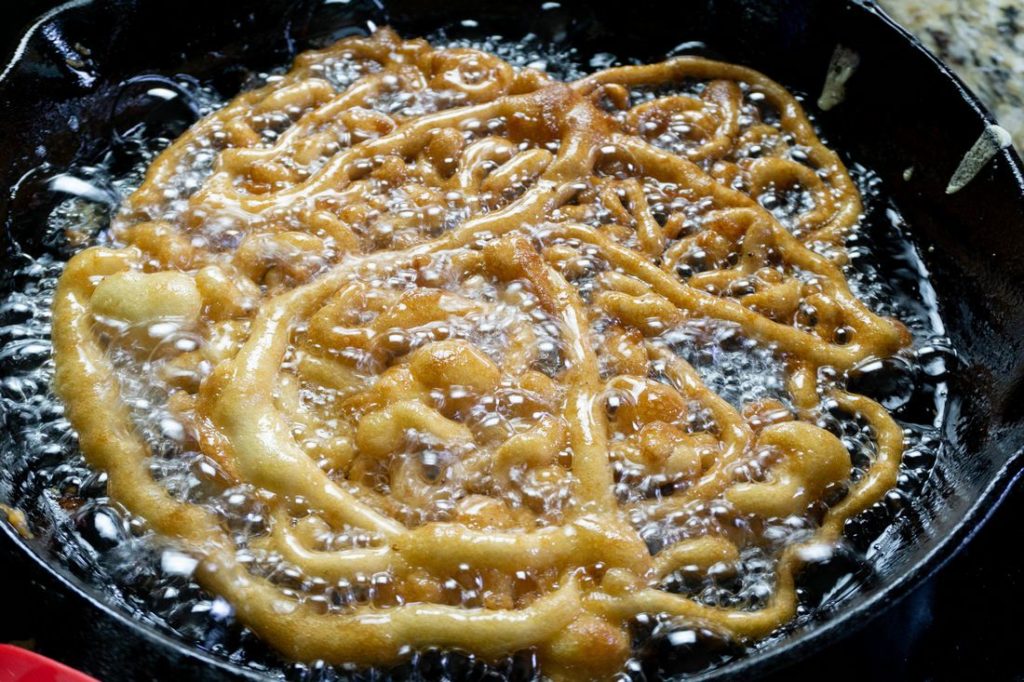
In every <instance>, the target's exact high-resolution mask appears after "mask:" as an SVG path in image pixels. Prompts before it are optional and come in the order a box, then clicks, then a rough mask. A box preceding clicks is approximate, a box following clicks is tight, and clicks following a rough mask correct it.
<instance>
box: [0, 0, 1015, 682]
mask: <svg viewBox="0 0 1024 682" xmlns="http://www.w3.org/2000/svg"><path fill="white" fill-rule="evenodd" d="M464 19H473V20H475V21H476V22H478V25H477V26H476V27H474V26H473V25H463V24H460V23H459V22H460V21H461V20H464ZM367 20H373V21H375V22H377V23H378V24H381V23H389V24H391V25H393V26H395V27H396V28H397V29H399V30H400V31H401V32H402V33H404V34H406V35H418V34H422V33H427V32H430V31H431V30H433V29H436V28H438V27H439V26H444V25H454V26H456V27H457V28H456V29H455V30H456V31H460V32H462V33H463V34H466V35H473V34H474V33H475V34H477V35H487V34H492V33H501V34H503V35H506V36H510V37H516V36H521V35H523V34H525V33H527V32H533V33H536V34H537V35H539V36H540V37H541V38H542V39H545V40H555V41H562V42H565V43H566V44H569V45H572V46H574V47H576V48H578V49H579V51H580V52H581V53H582V54H583V55H584V56H586V55H589V54H593V53H597V52H602V51H613V52H615V53H616V54H618V55H625V56H629V57H636V58H639V59H642V60H644V61H654V60H657V59H659V58H661V57H663V56H664V55H665V54H666V53H667V52H668V51H669V50H671V49H672V48H673V47H674V46H676V45H678V44H679V43H681V42H683V41H694V40H698V41H704V42H705V43H707V44H708V45H709V46H711V47H713V48H714V49H715V50H716V51H717V53H718V54H719V55H721V56H723V57H725V58H727V59H729V60H732V61H736V62H740V63H745V64H749V65H752V66H754V67H755V68H757V69H759V70H761V71H763V72H765V73H767V74H769V75H770V76H772V77H774V78H776V79H777V80H780V81H782V82H783V83H784V84H786V85H787V86H789V87H791V88H794V89H796V90H798V91H803V92H807V93H814V94H816V93H817V92H818V91H819V90H820V86H821V82H822V78H823V75H824V73H825V69H826V65H827V63H828V61H829V57H830V55H831V53H832V51H833V49H834V48H835V46H836V45H837V44H842V45H845V46H846V47H848V48H850V49H853V50H854V51H856V52H858V53H859V54H860V56H861V64H860V66H859V69H858V70H857V72H856V74H855V76H854V77H853V78H852V79H851V80H850V82H849V84H848V86H847V96H846V100H845V102H844V103H843V104H841V105H840V106H838V107H836V108H835V109H833V110H832V111H829V112H827V113H821V112H814V108H813V106H811V110H812V112H814V113H816V114H817V117H818V120H819V122H820V124H821V126H822V128H823V130H824V131H825V133H826V135H827V137H828V139H829V143H830V144H831V145H832V146H833V147H834V148H836V149H838V150H840V151H841V152H843V153H844V154H847V155H848V157H849V158H852V159H855V160H857V161H860V162H862V163H864V164H865V165H867V166H868V167H870V168H872V169H874V170H875V171H877V172H878V173H879V175H880V176H881V178H882V180H883V182H884V186H885V188H886V192H887V194H889V195H890V196H891V197H892V198H893V199H894V201H895V203H896V205H897V206H899V208H900V209H901V211H902V213H903V215H904V217H905V218H906V222H907V224H908V225H909V229H910V232H911V235H912V238H913V240H914V242H915V244H916V245H917V247H918V248H919V250H920V251H921V253H922V256H923V258H924V261H925V263H926V265H927V267H928V269H929V270H930V272H931V277H932V282H933V284H934V286H935V291H936V295H937V298H938V302H939V305H940V308H941V310H942V313H943V317H944V318H945V320H946V322H947V325H948V328H947V332H948V335H949V337H950V339H951V340H952V342H953V344H954V346H955V348H956V349H957V353H958V357H959V363H958V365H957V367H956V368H955V369H954V371H953V372H952V373H951V376H950V379H949V388H950V394H949V395H950V397H949V401H948V405H947V417H946V420H945V425H944V437H945V438H946V439H947V440H948V444H947V447H944V448H942V449H941V450H939V451H938V452H937V453H935V454H936V456H937V461H936V463H935V465H934V469H933V471H932V473H931V476H930V478H929V480H928V482H927V484H926V485H925V487H924V490H923V491H922V492H920V493H919V494H918V495H917V496H916V497H914V498H913V500H911V502H910V503H909V504H908V506H906V507H905V508H904V509H902V510H901V511H900V513H899V514H898V515H897V517H896V520H895V522H894V523H892V524H890V525H889V527H888V528H887V529H886V530H885V532H884V533H883V534H882V535H881V536H880V537H879V538H878V540H877V541H876V542H875V548H876V550H877V551H875V552H873V553H872V554H873V558H872V567H873V569H874V575H875V579H874V580H872V581H870V582H868V583H866V584H864V585H862V586H861V588H860V589H859V590H857V591H856V592H855V593H854V594H852V595H845V596H843V597H842V598H840V599H839V602H841V603H839V602H836V603H833V602H829V603H828V604H826V605H825V607H824V608H821V609H819V610H817V612H816V613H815V614H814V616H813V617H808V618H804V619H803V620H802V622H800V623H798V624H797V626H796V627H795V628H793V630H792V631H791V632H790V633H788V634H787V635H786V636H784V637H782V638H780V639H779V641H777V642H775V643H774V645H773V646H770V647H767V648H764V649H762V650H760V651H758V652H756V653H754V654H752V655H750V656H747V657H745V658H741V659H739V660H735V661H733V662H731V663H729V664H727V665H726V666H725V667H723V668H719V669H717V670H715V671H712V672H711V673H709V676H712V677H718V676H740V677H743V678H745V679H746V678H750V677H755V676H761V675H765V674H768V673H770V672H772V671H775V670H778V669H779V668H781V667H782V666H785V665H787V664H790V663H793V662H794V661H797V660H799V659H801V658H803V657H805V656H807V655H808V654H809V653H810V652H811V651H814V650H818V649H821V648H822V647H823V646H825V645H826V644H828V643H831V642H834V641H836V640H838V639H839V638H841V637H842V636H843V635H845V634H846V633H848V632H850V631H852V630H853V629H856V628H858V627H861V626H863V625H864V624H865V623H867V622H868V621H869V620H870V619H872V618H873V617H875V616H877V615H878V614H880V613H882V612H883V611H884V610H886V609H887V608H889V607H890V606H891V605H892V604H893V603H894V602H895V601H897V600H898V599H899V598H900V597H902V596H903V595H905V594H906V593H907V592H908V591H909V590H910V589H911V588H912V587H913V586H915V585H916V584H918V583H920V582H921V581H922V580H923V579H924V578H926V577H927V576H929V575H930V574H931V573H933V572H934V571H936V570H937V569H938V568H939V567H940V566H942V565H943V563H944V562H945V561H947V560H948V559H949V557H950V556H951V555H952V554H953V553H954V552H956V551H957V550H958V549H959V548H960V547H961V546H962V545H963V544H964V543H965V542H966V541H967V540H968V539H970V537H971V536H972V534H973V533H974V532H975V531H976V529H977V528H978V527H979V526H980V524H982V523H983V522H984V521H985V519H986V518H987V517H988V515H989V514H990V513H991V512H992V510H993V509H994V508H995V507H996V505H998V503H999V501H1000V500H1001V499H1002V497H1003V496H1004V495H1005V494H1006V492H1007V491H1008V490H1009V489H1010V486H1012V485H1013V484H1014V482H1015V480H1016V478H1017V476H1018V475H1019V473H1020V471H1021V468H1022V462H1024V456H1022V454H1024V451H1022V445H1024V352H1022V346H1024V179H1022V170H1021V162H1020V159H1019V158H1017V156H1016V155H1015V154H1014V152H1013V151H1012V150H1004V151H1003V152H1001V153H1000V154H999V155H998V156H997V158H996V159H995V160H994V161H993V162H992V163H991V164H989V166H987V167H986V168H985V169H984V170H983V171H982V173H981V174H980V175H979V176H978V177H977V179H976V180H975V181H974V182H972V183H971V184H970V185H969V186H968V187H967V188H966V189H964V190H962V191H961V192H959V193H957V194H955V195H951V196H950V195H947V194H945V192H944V190H945V187H946V184H947V181H948V180H949V177H950V175H951V174H952V172H953V170H954V168H955V167H956V166H957V164H958V163H959V161H960V158H961V156H962V154H963V153H964V151H966V150H967V149H968V148H969V147H970V146H971V144H972V143H973V142H974V140H975V139H976V138H977V137H978V135H979V134H980V133H981V131H982V129H983V126H984V125H985V123H986V122H987V121H989V120H990V119H989V116H988V114H987V113H986V112H985V110H984V109H983V107H982V106H981V105H980V104H979V103H978V102H977V100H976V99H975V98H974V97H973V96H972V95H971V94H970V93H969V92H967V91H966V90H965V89H964V87H963V86H962V84H961V83H960V82H959V81H958V80H957V79H956V78H955V77H954V76H953V75H952V74H951V73H950V72H949V71H948V70H947V69H946V68H945V67H943V66H942V65H941V64H939V63H938V62H937V61H936V60H935V59H934V58H933V57H931V56H930V55H929V54H928V53H927V52H925V51H924V50H923V49H922V48H921V47H920V45H918V44H917V43H916V42H914V41H913V39H911V38H910V37H909V36H908V35H907V34H906V33H905V32H903V31H902V30H901V29H900V28H898V27H897V26H895V25H894V24H893V23H892V22H891V21H889V20H888V19H887V18H886V17H885V16H884V15H882V14H881V13H880V12H879V11H878V10H877V9H876V8H875V7H874V6H873V5H872V4H870V3H869V2H866V1H865V2H858V1H855V0H849V1H847V2H817V1H815V0H777V1H776V2H770V3H767V2H763V0H671V1H668V0H666V1H658V0H629V2H628V3H619V6H618V8H617V7H616V6H615V5H611V6H608V7H604V6H594V4H593V3H588V2H584V1H580V2H576V1H575V0H573V1H571V2H570V1H568V0H563V1H562V2H561V3H560V4H559V5H556V4H555V3H547V4H546V5H545V6H544V8H541V7H540V6H539V5H538V6H536V7H533V6H531V7H528V8H523V7H521V6H519V5H518V3H504V2H485V1H484V0H446V2H444V3H417V2H415V0H387V1H385V2H383V4H381V2H380V1H379V0H368V1H366V2H361V0H340V1H339V0H334V1H333V2H331V1H326V2H320V1H319V0H316V1H313V0H299V1H296V2H288V1H286V0H260V1H255V0H253V1H250V2H245V3H242V2H238V3H219V2H211V1H210V0H202V1H201V0H148V1H147V0H76V1H73V2H68V3H66V4H64V5H62V6H61V8H59V9H57V10H55V11H52V12H51V13H50V14H48V15H46V17H45V18H44V19H43V20H41V21H40V22H38V23H37V24H35V25H34V26H33V27H32V28H31V30H30V31H29V32H27V33H26V35H25V38H24V39H23V41H22V43H21V44H20V45H19V49H18V53H17V55H16V58H15V60H14V61H13V62H12V63H11V65H10V66H9V67H8V68H7V70H6V71H5V72H4V76H3V78H2V79H0V112H2V132H0V135H2V140H0V186H2V187H3V188H9V189H7V190H6V191H5V192H4V193H3V195H2V196H0V222H2V225H3V229H4V234H3V237H2V246H3V252H2V253H0V271H3V272H2V273H0V291H3V292H8V291H10V290H11V287H12V286H13V282H11V281H10V280H11V277H10V275H9V274H8V271H9V270H10V269H11V264H12V263H13V262H14V260H15V258H16V249H15V248H14V246H13V245H14V244H15V243H17V244H20V245H21V247H22V248H23V249H24V250H25V251H26V252H28V253H30V254H32V255H38V254H39V253H42V252H45V251H47V250H52V249H54V248H55V247H54V246H53V244H50V243H49V242H48V240H46V239H44V238H43V236H42V235H43V233H42V225H41V223H40V221H41V219H42V217H43V216H45V214H46V213H47V212H48V211H49V210H50V208H52V205H53V199H52V198H48V196H47V193H45V192H42V191H39V188H40V186H41V185H40V184H39V178H38V175H39V171H38V170H33V169H37V168H38V167H39V166H40V164H43V163H45V164H47V166H46V168H47V170H46V172H47V173H57V172H60V171H61V169H65V168H68V167H71V166H73V165H74V164H78V163H82V162H83V161H87V160H88V159H90V158H94V157H95V156H96V154H97V153H98V152H99V151H101V150H102V149H104V148H106V147H108V146H109V145H110V140H111V138H112V135H113V131H112V128H116V127H118V126H120V125H121V123H123V122H119V121H118V118H119V116H121V115H122V113H120V112H121V111H122V110H121V108H120V107H119V105H118V103H117V99H118V97H119V95H118V93H119V92H122V91H121V90H120V89H119V87H118V85H119V84H120V83H123V82H124V81H125V80H126V79H129V78H131V77H133V76H136V75H137V74H140V73H147V74H166V75H174V74H180V73H186V74H192V75H194V76H196V77H197V78H200V79H203V80H212V81H214V82H216V83H217V84H218V85H219V86H221V87H222V88H223V89H225V90H226V91H230V90H231V89H233V88H234V89H237V87H238V86H239V84H240V75H239V71H238V70H236V69H235V68H233V66H232V65H234V64H238V63H245V64H247V65H249V66H260V65H263V66H272V65H278V64H283V63H287V61H288V60H289V56H290V55H291V54H293V53H294V52H295V51H297V50H299V49H302V48H303V47H305V46H307V45H309V44H311V43H315V42H316V41H318V40H321V41H322V40H323V39H325V38H332V37H333V38H337V37H340V36H342V35H345V34H347V33H349V32H352V31H353V30H355V29H357V28H364V27H365V25H366V21H367ZM813 99H814V98H813V97H811V98H810V101H813ZM130 109H131V108H130V107H129V110H130ZM112 112H114V113H112ZM72 119H74V123H73V124H71V123H69V121H71V120H72ZM908 166H913V167H914V172H913V176H912V178H911V179H910V180H905V179H904V177H903V174H904V170H905V169H906V168H908ZM0 416H2V417H3V419H4V422H3V424H0V439H7V440H8V441H9V440H10V438H11V436H10V434H9V433H8V431H7V427H6V423H7V422H6V419H7V416H8V415H7V414H3V415H0ZM7 445H8V446H10V445H11V443H7ZM3 449H7V448H6V447H5V448H3ZM5 466H6V465H5ZM4 475H5V474H3V473H0V501H2V500H4V499H5V496H6V495H8V494H9V493H10V480H7V482H6V485H7V488H5V487H4V485H5V479H4ZM33 520H34V521H35V522H36V523H37V524H38V523H39V519H33ZM37 530H39V528H38V526H37ZM42 530H43V531H45V530H46V529H45V528H44V529H42ZM42 535H43V536H44V537H43V539H42V540H40V541H36V542H32V541H25V540H23V539H22V538H21V537H19V536H18V535H17V534H16V533H14V532H13V531H12V529H11V528H10V527H8V526H7V525H6V524H0V570H2V569H3V568H4V567H7V568H8V569H10V568H12V567H13V568H17V569H19V570H20V571H22V572H24V574H25V575H27V576H28V579H29V580H28V581H29V582H30V583H31V587H28V586H26V589H28V590H31V591H33V595H34V596H33V598H34V599H38V600H40V605H39V607H38V611H39V613H42V614H59V615H58V616H57V620H56V621H54V622H53V625H52V626H51V627H52V628H53V629H55V630H61V631H63V632H64V633H74V635H75V639H74V640H72V641H67V642H66V646H65V649H64V651H63V655H64V657H65V658H66V659H67V660H68V661H69V662H70V663H72V664H75V665H77V666H79V667H81V668H83V669H85V670H87V671H90V672H92V673H93V674H95V675H97V676H99V677H101V678H103V679H154V678H160V679H208V680H227V679H245V678H248V677H250V676H253V675H254V674H253V673H252V672H251V671H246V670H245V669H244V668H242V667H238V666H235V665H233V664H231V663H228V662H226V661H224V660H220V659H217V658H215V657H214V656H212V655H210V654H207V653H204V652H202V651H200V650H198V649H195V648H192V647H189V646H186V645H184V644H183V643H182V642H180V641H178V640H176V639H174V638H172V637H170V636H168V635H166V634H164V633H161V632H159V631H158V630H157V629H155V628H154V627H152V626H150V625H147V624H144V623H140V622H136V621H135V620H133V619H132V618H131V617H129V616H127V615H126V614H125V613H124V612H123V611H121V610H119V609H118V608H116V607H114V606H112V605H111V604H110V603H108V601H107V600H106V599H105V598H104V597H102V596H100V593H99V592H98V591H97V590H96V589H95V588H94V587H93V586H90V585H89V584H87V583H86V582H85V581H83V580H81V579H79V578H77V577H75V576H74V575H73V574H72V573H71V572H70V571H69V570H67V569H66V568H63V567H62V566H60V565H59V564H58V563H56V562H54V561H52V560H50V559H48V557H50V556H51V553H52V551H53V547H52V543H51V544H50V545H47V544H46V542H45V541H44V540H45V536H46V533H45V532H44V533H43V534H42Z"/></svg>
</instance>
